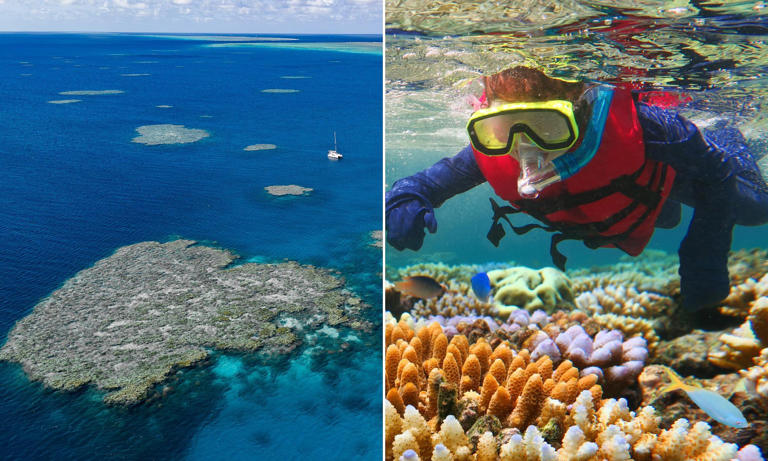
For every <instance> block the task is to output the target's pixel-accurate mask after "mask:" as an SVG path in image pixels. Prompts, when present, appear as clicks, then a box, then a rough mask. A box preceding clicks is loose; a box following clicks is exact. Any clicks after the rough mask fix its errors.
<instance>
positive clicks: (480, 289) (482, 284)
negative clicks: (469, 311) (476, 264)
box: [472, 272, 491, 302]
mask: <svg viewBox="0 0 768 461" xmlns="http://www.w3.org/2000/svg"><path fill="white" fill-rule="evenodd" d="M472 291H474V292H475V296H477V299H479V300H480V301H482V302H488V297H489V296H490V295H491V279H489V278H488V274H486V273H485V272H478V273H477V274H475V276H474V277H472Z"/></svg>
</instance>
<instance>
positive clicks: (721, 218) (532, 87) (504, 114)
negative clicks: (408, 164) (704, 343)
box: [386, 67, 768, 311]
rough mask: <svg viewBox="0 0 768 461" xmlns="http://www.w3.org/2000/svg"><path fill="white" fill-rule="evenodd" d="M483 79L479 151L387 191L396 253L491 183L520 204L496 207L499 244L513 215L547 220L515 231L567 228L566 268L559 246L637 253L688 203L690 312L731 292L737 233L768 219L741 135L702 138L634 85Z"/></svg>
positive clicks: (683, 258) (767, 195)
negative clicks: (447, 207) (457, 198)
mask: <svg viewBox="0 0 768 461" xmlns="http://www.w3.org/2000/svg"><path fill="white" fill-rule="evenodd" d="M483 81H484V84H485V91H484V93H483V95H482V96H481V98H480V99H478V104H477V106H478V107H476V110H475V112H474V113H473V114H472V116H471V117H470V119H469V122H468V124H467V131H468V134H469V138H470V141H471V143H470V145H469V146H467V147H466V148H464V149H463V150H462V151H461V152H459V153H458V154H457V155H455V156H454V157H450V158H444V159H442V160H440V161H439V162H437V163H436V164H434V165H433V166H431V167H429V168H427V169H426V170H424V171H421V172H419V173H416V174H414V175H412V176H408V177H406V178H402V179H400V180H398V181H396V182H395V183H394V184H393V186H392V188H391V189H390V190H389V191H387V194H386V227H387V233H386V235H387V241H388V242H389V243H390V244H391V245H392V246H393V247H395V248H396V249H398V250H403V249H406V248H409V249H412V250H418V249H419V248H421V245H422V243H423V240H424V235H425V234H424V228H425V227H426V228H427V229H428V230H429V232H430V233H434V232H436V231H437V221H436V219H435V215H434V208H437V207H439V206H440V205H442V204H443V202H445V201H446V200H447V199H449V198H450V197H452V196H454V195H457V194H459V193H462V192H465V191H467V190H469V189H471V188H472V187H475V186H477V185H479V184H481V183H483V182H485V181H488V182H489V183H490V185H491V186H492V187H493V189H494V191H495V192H496V194H497V195H498V196H499V197H501V198H502V199H504V200H506V201H508V202H509V204H510V205H511V206H500V205H498V204H497V203H496V202H495V201H494V200H493V199H491V203H492V206H493V214H494V216H493V223H492V225H491V230H490V231H489V232H488V238H489V240H491V242H492V243H493V244H494V245H496V246H498V242H499V240H500V239H501V238H502V237H503V236H504V233H505V232H504V229H503V227H502V225H501V223H500V222H499V221H500V220H501V219H504V220H505V221H506V222H507V223H508V224H509V225H510V226H512V223H511V222H510V221H509V219H508V218H507V215H508V214H511V213H518V212H523V213H526V214H528V215H530V216H532V217H534V218H536V219H537V220H538V221H540V222H541V223H542V224H529V225H526V226H520V227H515V226H512V230H513V231H514V232H515V233H517V234H523V233H525V232H528V231H529V230H532V229H535V228H541V229H545V230H547V231H551V232H556V233H555V234H554V235H553V237H552V244H551V247H550V253H551V254H552V258H553V261H554V262H555V265H557V266H558V267H559V268H560V269H564V267H565V259H566V258H565V256H563V255H562V254H561V253H560V252H559V251H558V249H557V244H558V243H559V242H560V241H562V240H566V239H578V240H581V241H583V242H584V244H585V245H586V246H587V247H589V248H593V249H594V248H598V247H615V248H619V249H621V250H623V251H624V252H626V253H628V254H630V255H632V256H637V255H638V254H640V253H641V252H642V251H643V248H645V246H646V244H647V243H648V241H649V240H650V238H651V235H652V234H653V231H654V227H659V228H672V227H675V226H677V224H678V223H679V222H680V218H681V205H680V204H681V203H683V204H686V205H688V206H691V207H693V208H694V213H693V219H692V220H691V223H690V225H689V226H688V232H687V234H686V236H685V238H684V239H683V241H682V243H681V244H680V248H679V256H680V269H679V273H680V278H681V294H682V303H683V306H684V307H685V308H686V309H687V310H689V311H695V310H698V309H703V308H710V307H713V306H715V305H716V304H717V303H718V302H720V301H721V300H723V299H724V298H725V297H726V296H727V295H728V292H729V289H730V287H729V277H728V266H727V262H728V252H729V251H730V248H731V234H732V231H733V227H734V225H736V224H739V225H745V226H755V225H760V224H764V223H766V222H768V186H766V183H765V181H764V180H763V178H762V176H761V174H760V171H759V170H758V167H757V163H756V160H755V157H753V155H752V154H751V152H750V151H749V149H748V147H747V145H746V142H745V139H744V137H743V136H742V134H741V133H740V132H739V131H738V130H737V129H735V128H732V127H721V128H718V129H716V130H712V131H700V130H699V129H698V128H697V127H696V126H695V125H694V124H693V123H691V122H689V121H688V120H686V119H685V118H683V117H682V116H680V115H678V114H677V113H675V112H672V111H668V110H665V109H662V108H660V107H656V106H653V105H650V104H647V103H645V102H642V101H643V100H642V99H641V95H638V94H636V93H633V92H631V91H630V90H628V89H624V88H621V87H613V86H609V85H604V84H588V83H584V82H572V81H566V80H561V79H556V78H552V77H548V76H547V75H545V74H544V73H542V72H541V71H539V70H536V69H532V68H527V67H516V68H512V69H507V70H505V71H502V72H500V73H498V74H495V75H492V76H490V77H485V78H484V79H483Z"/></svg>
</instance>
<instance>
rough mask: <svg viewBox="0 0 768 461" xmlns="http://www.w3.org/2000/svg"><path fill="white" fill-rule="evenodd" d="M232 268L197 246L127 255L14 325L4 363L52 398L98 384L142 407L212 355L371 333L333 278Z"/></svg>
mask: <svg viewBox="0 0 768 461" xmlns="http://www.w3.org/2000/svg"><path fill="white" fill-rule="evenodd" d="M236 259H237V257H236V256H235V255H234V254H232V253H230V252H228V251H225V250H221V249H216V248H211V247H207V246H201V245H196V242H194V241H191V240H175V241H172V242H168V243H158V242H142V243H138V244H135V245H130V246H126V247H122V248H120V249H118V250H117V251H116V252H115V253H114V254H113V255H111V256H109V257H107V258H105V259H102V260H100V261H98V262H96V263H95V264H94V265H93V266H92V267H90V268H88V269H85V270H82V271H80V272H79V273H77V274H76V275H75V276H74V277H73V278H71V279H70V280H68V281H67V282H66V283H64V285H63V286H62V287H61V288H59V289H58V290H56V291H54V292H53V293H52V294H51V295H49V296H48V297H47V298H45V299H44V300H43V301H41V302H40V303H39V304H38V305H37V306H35V308H34V310H33V312H32V313H31V314H30V315H28V316H27V317H25V318H23V319H21V320H20V321H18V322H17V324H16V325H15V327H14V328H13V330H12V331H11V332H10V333H9V335H8V340H7V342H6V344H5V345H4V346H3V348H2V349H0V360H6V361H13V362H18V363H20V364H21V365H22V366H23V368H24V371H25V372H26V373H27V375H28V376H29V377H30V378H31V379H33V380H39V381H42V382H43V383H44V384H45V385H46V386H49V387H51V388H53V389H61V390H74V389H77V388H80V387H82V386H84V385H89V384H90V385H93V386H95V387H97V388H98V389H102V390H105V391H108V393H107V394H106V395H105V397H104V400H105V401H106V402H108V403H115V404H134V403H138V402H140V401H142V400H143V399H144V398H145V397H146V395H147V393H148V391H149V390H150V388H151V387H152V386H153V385H154V384H156V383H159V382H161V381H163V379H165V377H166V376H168V375H169V374H171V373H172V372H173V371H174V370H175V369H176V368H179V367H185V366H189V365H192V364H194V363H195V362H198V361H200V360H203V359H205V358H206V357H207V356H208V354H209V352H208V351H209V349H210V348H216V349H221V350H238V351H260V352H262V353H265V354H282V353H287V352H290V351H291V350H293V349H294V348H296V347H297V346H298V345H299V344H300V343H301V335H302V332H303V331H304V330H306V331H312V330H318V329H320V328H322V327H324V326H326V325H327V326H337V327H338V326H346V327H351V328H356V329H367V328H369V327H370V326H369V324H367V323H366V322H364V321H361V320H359V318H361V316H360V315H359V314H360V313H361V311H362V310H363V309H364V308H365V305H364V304H363V303H361V302H360V300H359V299H358V298H355V297H354V296H353V295H352V294H351V293H349V292H348V291H347V290H345V289H344V288H343V281H342V280H340V279H338V278H336V277H334V276H333V275H331V274H330V273H329V272H328V271H325V270H322V269H318V268H315V267H312V266H302V265H299V264H297V263H292V262H289V263H281V264H255V263H247V264H241V265H232V263H233V262H235V261H236Z"/></svg>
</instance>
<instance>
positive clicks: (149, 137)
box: [131, 123, 210, 146]
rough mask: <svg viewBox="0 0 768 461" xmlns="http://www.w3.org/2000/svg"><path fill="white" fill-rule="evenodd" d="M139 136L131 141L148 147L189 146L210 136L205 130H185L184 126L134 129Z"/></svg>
mask: <svg viewBox="0 0 768 461" xmlns="http://www.w3.org/2000/svg"><path fill="white" fill-rule="evenodd" d="M136 131H138V132H139V135H140V136H136V137H135V138H133V139H132V140H131V141H132V142H136V143H139V144H146V145H148V146H156V145H159V144H189V143H192V142H196V141H199V140H201V139H203V138H207V137H208V136H210V134H209V133H208V132H207V131H205V130H198V129H195V128H186V127H184V125H171V124H168V123H164V124H160V125H144V126H140V127H138V128H136Z"/></svg>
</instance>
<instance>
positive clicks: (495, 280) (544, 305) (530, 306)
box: [488, 267, 573, 316]
mask: <svg viewBox="0 0 768 461" xmlns="http://www.w3.org/2000/svg"><path fill="white" fill-rule="evenodd" d="M488 278H489V279H490V280H491V286H492V287H493V288H494V291H493V297H494V300H495V301H496V303H497V305H498V309H499V314H500V315H502V316H505V315H509V314H510V313H511V312H512V311H513V310H515V309H517V308H523V309H526V310H528V311H531V312H532V311H534V310H536V309H543V310H545V311H547V312H552V311H554V310H555V309H556V308H557V307H559V306H563V305H567V306H572V305H573V292H572V291H571V282H570V280H569V279H568V277H566V275H565V274H563V273H562V272H560V271H558V270H557V269H554V268H551V267H545V268H543V269H541V270H534V269H530V268H528V267H512V268H509V269H504V270H495V271H490V272H488Z"/></svg>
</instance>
